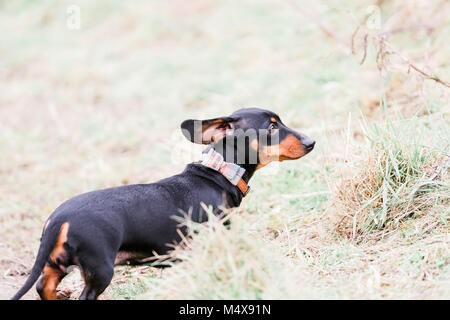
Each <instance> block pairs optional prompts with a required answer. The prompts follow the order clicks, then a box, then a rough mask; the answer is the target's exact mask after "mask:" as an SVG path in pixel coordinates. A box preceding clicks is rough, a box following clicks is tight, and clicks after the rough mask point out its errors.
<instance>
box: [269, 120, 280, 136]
mask: <svg viewBox="0 0 450 320" xmlns="http://www.w3.org/2000/svg"><path fill="white" fill-rule="evenodd" d="M276 130H278V124H277V123H276V122H271V123H270V125H269V128H268V129H267V131H268V132H269V134H272V133H275V132H276Z"/></svg>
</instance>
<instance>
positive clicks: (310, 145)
mask: <svg viewBox="0 0 450 320" xmlns="http://www.w3.org/2000/svg"><path fill="white" fill-rule="evenodd" d="M302 144H303V146H304V147H305V149H306V150H307V151H311V150H312V149H314V145H315V144H316V142H315V141H314V140H313V139H310V138H307V139H304V140H303V141H302Z"/></svg>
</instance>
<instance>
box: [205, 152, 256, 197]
mask: <svg viewBox="0 0 450 320" xmlns="http://www.w3.org/2000/svg"><path fill="white" fill-rule="evenodd" d="M200 163H201V164H202V165H204V166H205V167H208V168H211V169H213V170H215V171H218V172H219V173H221V174H222V175H223V176H224V177H225V178H226V179H227V180H228V181H229V182H230V183H231V184H232V185H234V186H236V187H237V188H238V189H239V190H240V191H241V192H242V194H243V195H244V196H245V195H246V194H247V192H248V189H249V187H248V185H247V183H248V181H249V180H250V178H251V176H252V175H253V172H254V170H255V169H254V168H253V167H252V166H245V167H244V166H242V165H238V164H236V163H233V162H227V161H225V160H224V156H222V154H220V153H219V152H217V151H216V150H215V149H214V147H213V145H209V146H208V148H206V149H205V150H204V151H203V153H202V160H201V161H200ZM247 170H248V171H247Z"/></svg>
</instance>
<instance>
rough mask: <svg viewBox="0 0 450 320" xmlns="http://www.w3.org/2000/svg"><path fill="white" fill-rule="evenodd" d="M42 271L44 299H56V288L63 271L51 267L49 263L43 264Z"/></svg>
mask: <svg viewBox="0 0 450 320" xmlns="http://www.w3.org/2000/svg"><path fill="white" fill-rule="evenodd" d="M43 273H44V278H43V280H42V285H43V290H44V299H45V300H56V288H57V287H58V284H59V283H60V282H61V278H62V276H63V273H62V271H61V270H59V269H55V268H52V267H50V266H49V265H45V267H44V270H43Z"/></svg>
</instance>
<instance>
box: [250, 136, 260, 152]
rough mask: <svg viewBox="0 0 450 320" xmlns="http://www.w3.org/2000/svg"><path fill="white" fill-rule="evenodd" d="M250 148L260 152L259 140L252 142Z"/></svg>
mask: <svg viewBox="0 0 450 320" xmlns="http://www.w3.org/2000/svg"><path fill="white" fill-rule="evenodd" d="M250 147H252V148H253V149H255V150H256V151H258V149H259V143H258V139H254V140H253V141H252V142H250Z"/></svg>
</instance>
